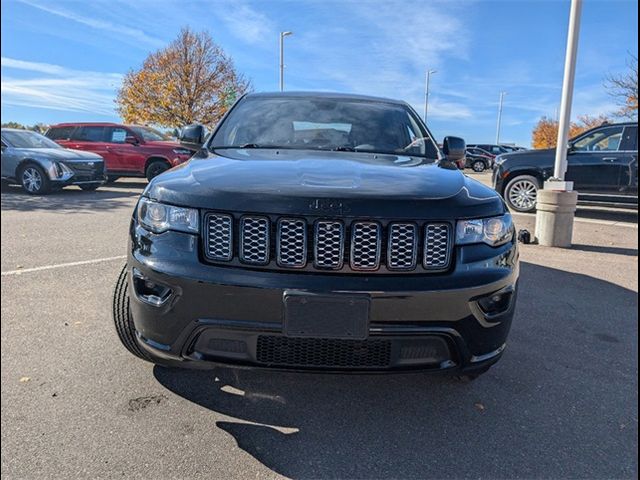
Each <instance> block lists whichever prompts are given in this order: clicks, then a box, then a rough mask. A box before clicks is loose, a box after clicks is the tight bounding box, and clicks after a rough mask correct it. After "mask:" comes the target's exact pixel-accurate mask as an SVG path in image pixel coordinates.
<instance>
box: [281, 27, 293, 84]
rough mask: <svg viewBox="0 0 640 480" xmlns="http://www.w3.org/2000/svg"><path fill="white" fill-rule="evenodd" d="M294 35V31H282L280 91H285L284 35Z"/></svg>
mask: <svg viewBox="0 0 640 480" xmlns="http://www.w3.org/2000/svg"><path fill="white" fill-rule="evenodd" d="M289 35H293V32H280V91H281V92H282V91H284V37H288V36H289Z"/></svg>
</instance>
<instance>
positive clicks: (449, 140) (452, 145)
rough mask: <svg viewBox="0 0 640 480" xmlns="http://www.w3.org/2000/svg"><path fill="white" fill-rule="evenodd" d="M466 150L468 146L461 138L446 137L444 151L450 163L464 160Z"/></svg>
mask: <svg viewBox="0 0 640 480" xmlns="http://www.w3.org/2000/svg"><path fill="white" fill-rule="evenodd" d="M466 149H467V145H466V143H465V141H464V140H463V139H462V138H460V137H445V138H444V141H443V142H442V151H443V152H444V154H445V156H446V157H447V160H448V161H450V162H457V161H458V160H462V159H463V158H464V155H465V152H466Z"/></svg>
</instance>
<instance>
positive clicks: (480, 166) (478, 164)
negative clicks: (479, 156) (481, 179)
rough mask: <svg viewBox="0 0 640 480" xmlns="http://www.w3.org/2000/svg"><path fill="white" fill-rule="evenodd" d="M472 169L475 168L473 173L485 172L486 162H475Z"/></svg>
mask: <svg viewBox="0 0 640 480" xmlns="http://www.w3.org/2000/svg"><path fill="white" fill-rule="evenodd" d="M471 168H473V171H474V172H477V173H481V172H484V169H485V166H484V162H479V161H478V162H474V163H473V165H471Z"/></svg>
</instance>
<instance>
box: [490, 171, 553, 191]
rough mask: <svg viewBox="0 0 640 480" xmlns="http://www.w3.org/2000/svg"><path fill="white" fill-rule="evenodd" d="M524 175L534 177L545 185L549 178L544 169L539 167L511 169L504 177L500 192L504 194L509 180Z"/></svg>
mask: <svg viewBox="0 0 640 480" xmlns="http://www.w3.org/2000/svg"><path fill="white" fill-rule="evenodd" d="M522 176H530V177H534V178H536V179H537V180H538V182H539V183H540V185H543V184H544V181H545V178H548V177H545V175H544V173H543V170H542V169H539V168H522V169H517V170H511V171H509V172H508V174H507V176H506V177H503V179H502V188H501V191H500V192H498V193H499V194H500V195H502V196H504V192H505V190H506V189H507V185H509V182H510V181H511V180H513V179H514V178H516V177H522Z"/></svg>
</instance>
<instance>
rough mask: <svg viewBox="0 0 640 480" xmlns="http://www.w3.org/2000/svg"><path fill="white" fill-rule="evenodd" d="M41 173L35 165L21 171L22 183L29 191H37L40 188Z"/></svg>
mask: <svg viewBox="0 0 640 480" xmlns="http://www.w3.org/2000/svg"><path fill="white" fill-rule="evenodd" d="M42 181H43V180H42V175H41V174H40V172H39V171H38V169H37V168H35V167H27V168H25V169H24V170H23V171H22V185H23V186H24V188H25V190H27V191H28V192H30V193H37V192H39V191H40V190H41V189H42Z"/></svg>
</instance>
